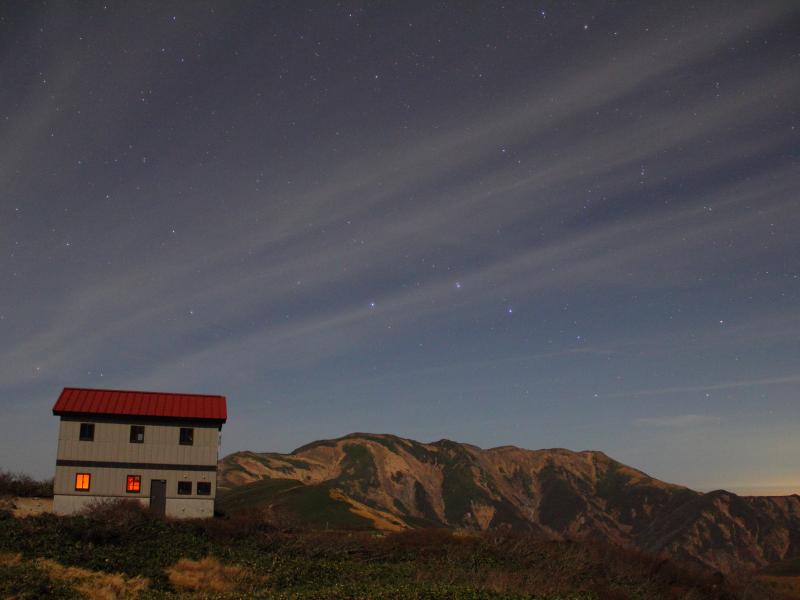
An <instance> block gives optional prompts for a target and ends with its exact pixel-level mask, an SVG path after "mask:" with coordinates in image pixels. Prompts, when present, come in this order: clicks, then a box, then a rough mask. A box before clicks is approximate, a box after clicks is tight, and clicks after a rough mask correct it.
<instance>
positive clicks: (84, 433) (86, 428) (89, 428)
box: [80, 423, 94, 442]
mask: <svg viewBox="0 0 800 600" xmlns="http://www.w3.org/2000/svg"><path fill="white" fill-rule="evenodd" d="M80 439H81V441H83V442H91V441H93V440H94V423H81V434H80Z"/></svg>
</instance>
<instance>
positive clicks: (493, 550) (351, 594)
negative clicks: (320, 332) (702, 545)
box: [0, 484, 780, 600]
mask: <svg viewBox="0 0 800 600" xmlns="http://www.w3.org/2000/svg"><path fill="white" fill-rule="evenodd" d="M276 487H280V486H278V485H277V484H276ZM283 490H284V493H291V489H290V488H283ZM2 557H5V559H3V558H2ZM0 582H1V583H0V597H15V598H40V597H48V598H49V597H52V598H74V597H81V596H88V597H91V598H123V597H144V598H178V597H214V598H242V597H252V598H287V599H288V598H299V599H311V598H319V599H323V598H324V599H327V598H331V599H337V598H339V599H345V598H352V599H356V598H364V599H367V598H426V599H436V598H448V599H459V598H463V599H468V598H469V599H478V598H487V599H488V598H497V599H516V598H520V599H521V598H538V599H539V600H557V599H558V600H604V599H617V600H624V599H631V600H632V599H641V600H645V599H648V600H650V599H653V600H657V599H661V598H663V599H678V598H681V599H693V600H702V599H709V600H710V599H717V600H720V599H722V598H739V599H742V600H744V599H747V598H752V599H756V598H758V599H764V600H767V599H769V598H779V597H780V596H778V595H776V593H773V592H769V591H768V590H767V589H766V588H764V587H754V586H756V584H754V583H753V582H747V585H749V586H750V587H749V588H745V587H741V586H738V584H737V586H735V585H734V584H733V583H732V582H724V581H722V580H721V578H720V577H719V576H717V577H716V578H715V577H714V576H713V574H711V573H708V572H703V571H698V570H695V569H691V568H688V567H682V566H680V565H677V564H673V563H671V562H668V561H660V560H656V559H653V558H649V557H647V556H644V555H642V554H638V553H636V552H632V551H627V550H622V549H618V548H611V547H608V546H603V545H600V544H595V543H590V542H581V543H577V542H557V541H552V540H546V539H542V538H541V537H536V536H534V535H529V534H521V533H512V532H510V531H494V532H490V533H482V534H477V533H471V534H468V533H464V532H454V531H449V530H444V529H440V530H431V529H428V530H414V531H407V532H403V533H396V534H389V535H382V534H378V533H376V532H368V531H352V530H351V531H328V532H324V531H310V530H306V531H299V530H291V529H287V528H285V527H284V528H283V529H282V528H280V527H277V526H276V524H274V523H269V522H267V521H265V520H264V519H263V518H261V519H257V518H256V515H253V514H250V515H243V514H240V515H237V516H232V517H228V518H217V519H208V520H201V521H170V520H163V519H158V518H155V517H153V516H151V515H150V514H149V513H147V512H146V511H144V510H142V509H141V508H139V507H138V506H137V505H131V504H126V503H124V502H122V503H110V504H100V505H98V506H96V507H94V508H93V509H92V510H91V511H89V512H87V513H86V514H83V515H76V516H71V517H57V516H54V515H51V514H44V515H39V516H34V517H27V518H24V519H16V518H13V517H11V516H10V515H9V514H8V513H3V514H0ZM101 590H105V591H103V592H102V594H104V595H101ZM748 590H749V591H748ZM725 594H727V595H725Z"/></svg>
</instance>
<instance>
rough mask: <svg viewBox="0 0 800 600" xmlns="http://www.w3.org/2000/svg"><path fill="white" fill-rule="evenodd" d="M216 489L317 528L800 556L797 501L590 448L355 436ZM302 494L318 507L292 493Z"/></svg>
mask: <svg viewBox="0 0 800 600" xmlns="http://www.w3.org/2000/svg"><path fill="white" fill-rule="evenodd" d="M276 480H280V481H283V482H288V483H291V482H296V483H295V484H294V487H290V489H291V490H293V491H290V492H288V495H287V493H285V492H284V490H283V487H285V486H286V485H287V484H286V483H283V484H280V485H277V486H276V485H273V484H269V483H266V482H270V481H276ZM298 484H301V486H302V487H301V486H299V485H298ZM265 486H266V488H269V489H270V490H271V491H270V492H269V493H267V494H265V493H264V490H265V489H266V488H265ZM220 488H221V494H220V500H219V502H220V506H221V507H222V508H223V510H231V509H232V510H235V509H236V507H237V506H238V507H242V506H245V505H250V506H254V505H268V506H272V507H273V508H278V509H283V510H286V511H289V512H294V513H295V515H296V516H297V517H298V518H300V519H301V520H303V521H305V522H307V523H311V524H319V519H318V518H317V516H316V512H317V511H319V510H325V511H333V512H334V513H336V514H339V515H341V512H340V511H341V509H342V508H343V507H346V508H347V510H348V511H349V512H350V513H351V514H352V515H353V516H354V517H357V518H358V519H361V521H358V523H356V522H351V523H349V525H351V526H358V525H359V524H362V525H363V524H364V523H367V524H369V525H368V526H371V527H376V528H379V529H398V528H404V527H425V526H438V527H454V528H467V529H476V530H486V529H492V528H501V527H511V528H514V529H519V530H527V531H534V532H539V533H541V534H543V535H546V536H550V537H555V538H560V537H575V538H590V539H597V540H602V541H610V542H613V543H616V544H620V545H623V546H635V547H638V548H641V549H644V550H646V551H648V552H652V553H656V554H662V553H665V554H669V555H673V556H676V555H677V556H681V557H682V558H687V559H691V560H695V561H698V562H701V563H704V564H706V565H709V566H713V567H715V568H718V569H721V570H725V571H730V570H733V569H736V568H741V567H746V568H756V567H762V566H764V565H766V564H769V563H771V562H774V561H778V560H782V559H786V558H792V557H794V556H798V555H800V497H798V496H789V497H781V498H742V497H739V496H736V495H734V494H730V493H728V492H713V493H710V494H700V493H698V492H694V491H692V490H689V489H687V488H685V487H681V486H677V485H673V484H669V483H665V482H662V481H659V480H657V479H653V478H652V477H649V476H648V475H647V474H645V473H642V472H641V471H638V470H636V469H633V468H631V467H628V466H626V465H623V464H622V463H619V462H617V461H615V460H613V459H611V458H609V457H608V456H606V455H605V454H603V453H602V452H594V451H584V452H573V451H570V450H564V449H549V450H524V449H520V448H516V447H513V446H503V447H499V448H492V449H488V450H483V449H481V448H478V447H476V446H471V445H468V444H459V443H457V442H452V441H449V440H440V441H438V442H433V443H430V444H422V443H419V442H415V441H413V440H407V439H403V438H399V437H396V436H392V435H376V434H351V435H348V436H345V437H342V438H339V439H335V440H322V441H318V442H313V443H311V444H308V445H306V446H302V447H300V448H298V449H297V450H295V451H294V452H292V453H291V454H288V455H284V454H275V453H255V452H239V453H235V454H232V455H229V456H227V457H225V458H224V459H223V460H222V461H221V462H220ZM298 495H302V496H306V495H313V496H314V497H315V498H316V503H305V504H303V503H302V502H297V501H296V500H293V499H292V498H293V497H294V496H298ZM234 498H238V501H237V502H238V504H237V503H235V502H232V500H233V499H234ZM331 514H333V513H331ZM332 526H333V525H332Z"/></svg>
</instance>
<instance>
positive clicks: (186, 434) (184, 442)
mask: <svg viewBox="0 0 800 600" xmlns="http://www.w3.org/2000/svg"><path fill="white" fill-rule="evenodd" d="M193 444H194V429H192V428H191V427H181V446H191V445H193Z"/></svg>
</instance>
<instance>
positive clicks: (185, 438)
mask: <svg viewBox="0 0 800 600" xmlns="http://www.w3.org/2000/svg"><path fill="white" fill-rule="evenodd" d="M53 414H54V415H56V416H59V417H61V422H60V424H59V432H58V455H57V459H56V473H55V480H54V484H53V488H54V489H53V491H54V496H53V510H54V512H55V513H56V514H62V515H63V514H71V513H74V512H77V511H79V510H81V509H83V508H85V507H86V506H87V505H89V504H91V503H92V502H93V501H97V500H102V499H113V498H129V499H136V500H138V501H139V502H141V503H142V504H144V505H146V506H149V507H150V510H152V511H153V512H155V513H157V514H161V515H166V516H168V517H184V518H196V517H211V516H213V514H214V498H215V496H216V491H217V459H218V454H219V438H220V431H221V430H222V424H223V423H225V421H226V420H227V407H226V403H225V397H224V396H204V395H198V394H171V393H159V392H131V391H120V390H95V389H80V388H64V391H63V392H61V395H60V396H59V398H58V401H57V402H56V403H55V406H53Z"/></svg>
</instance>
